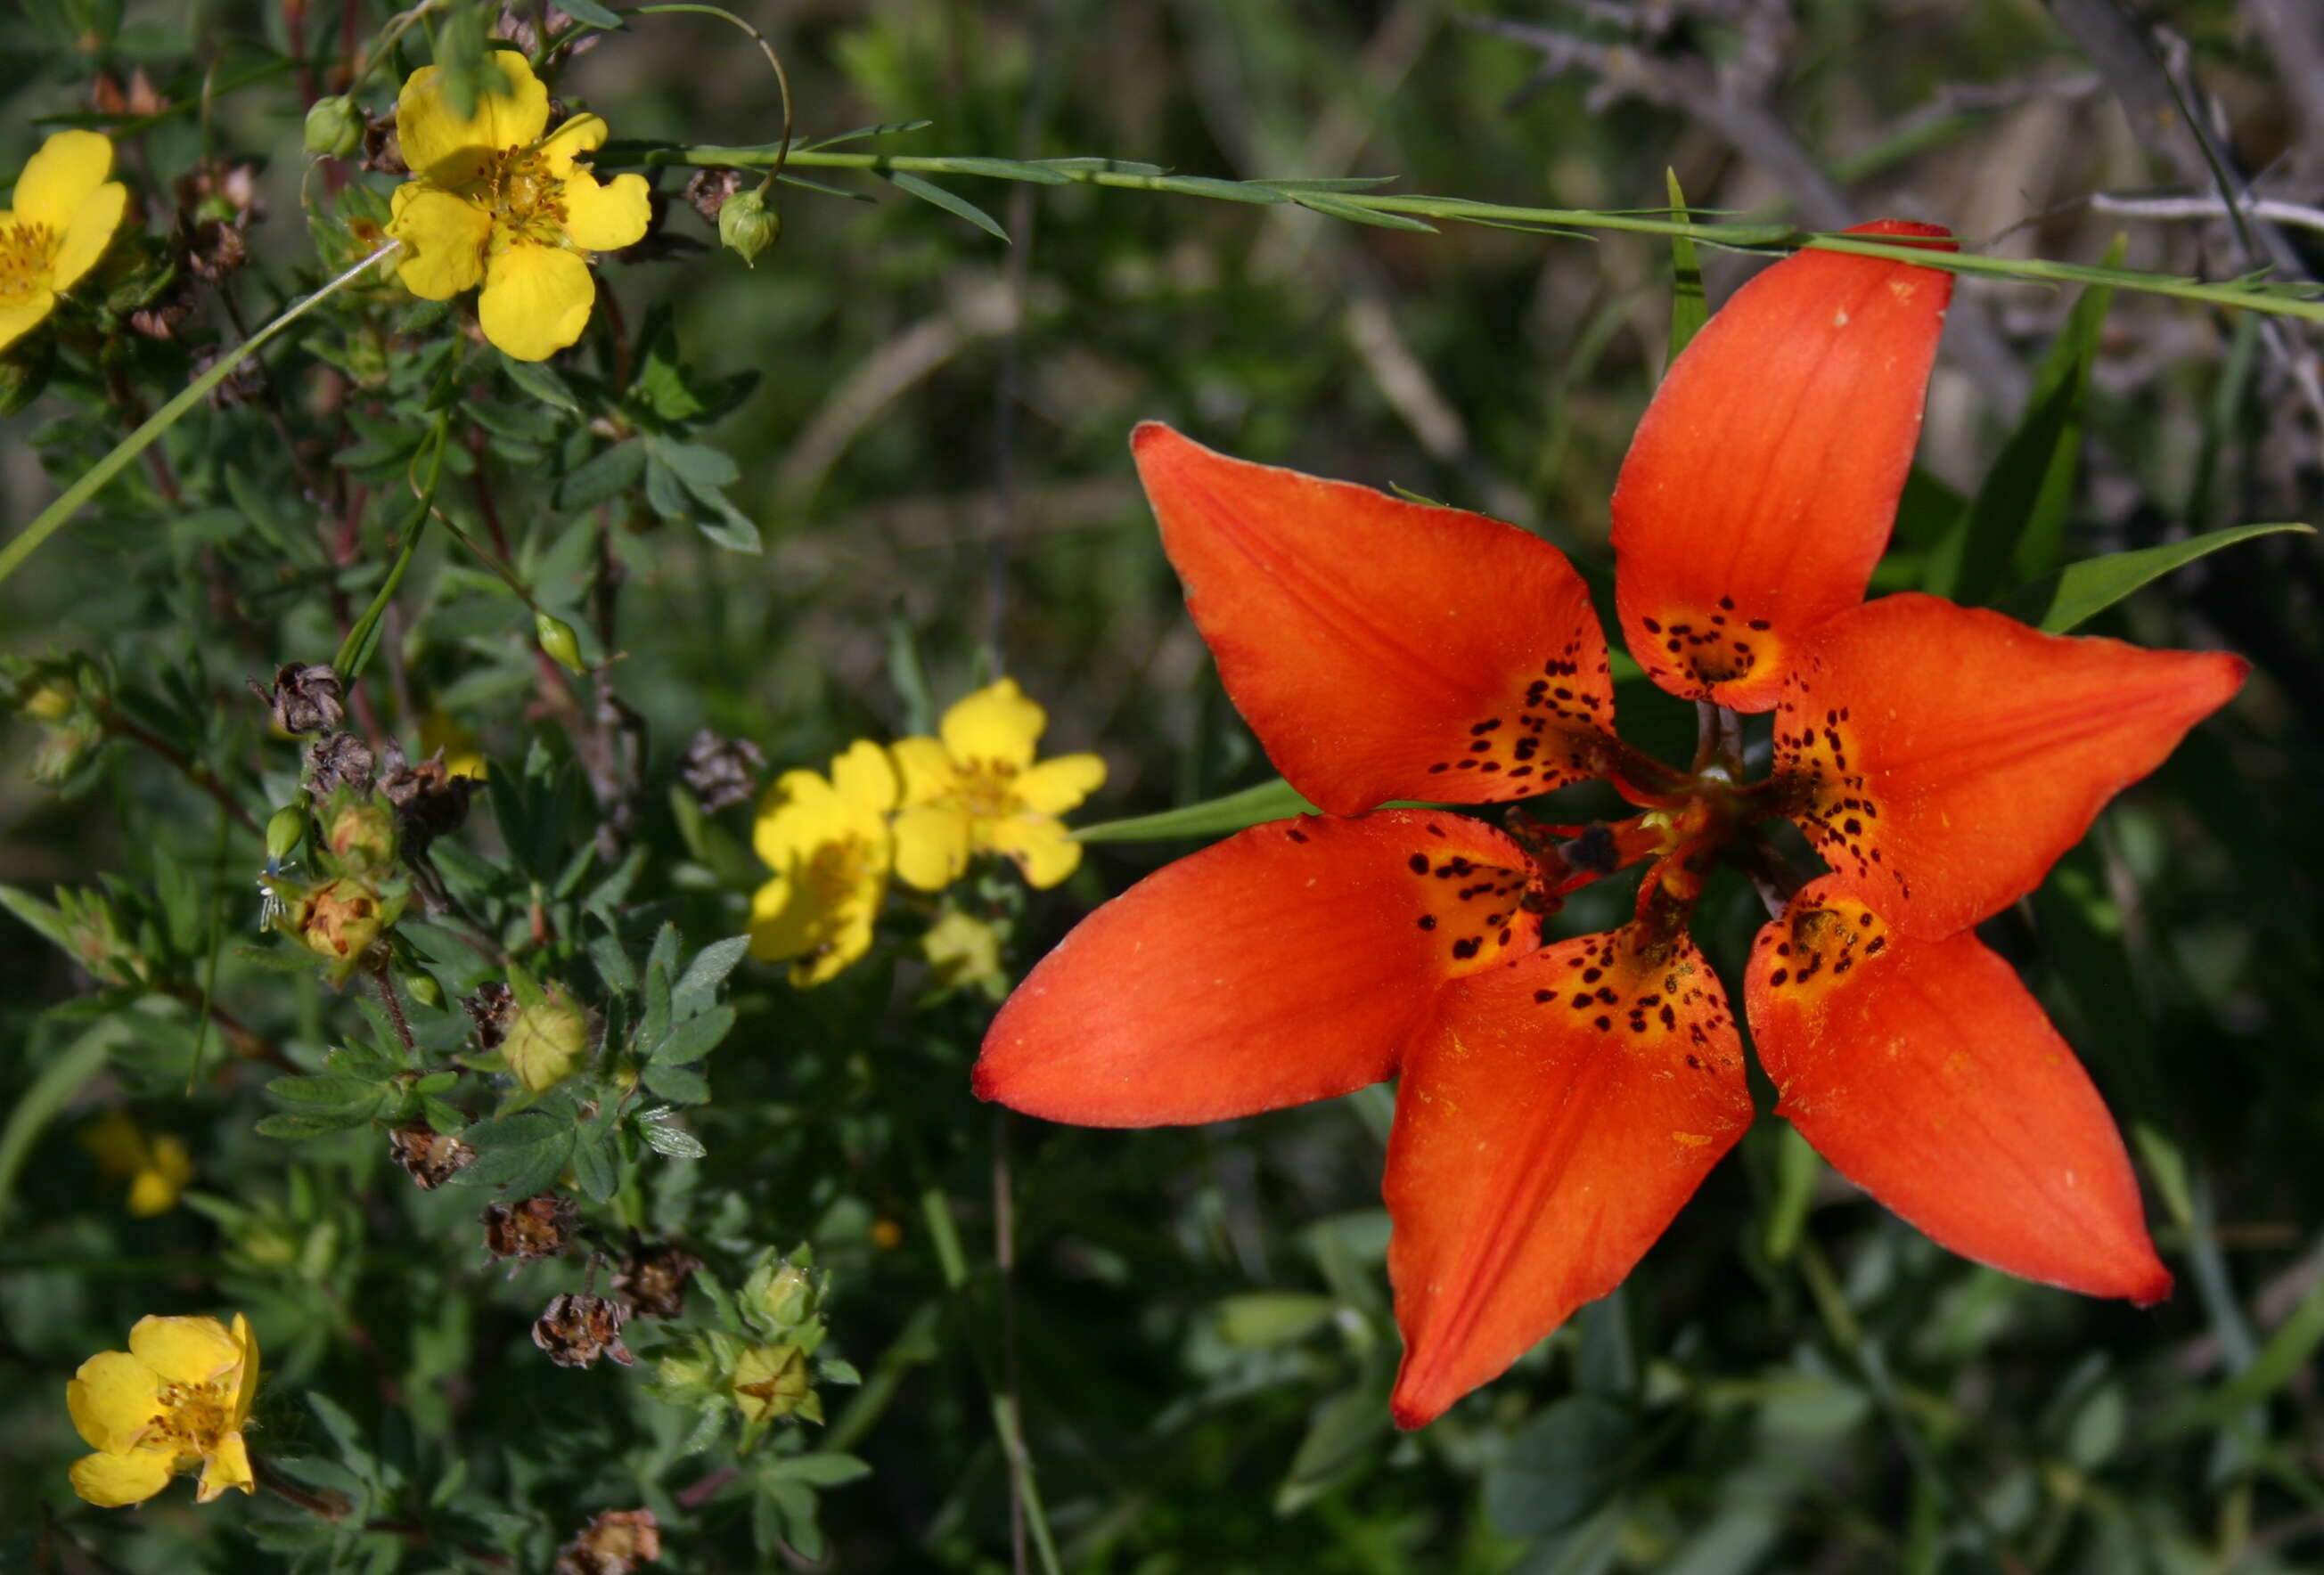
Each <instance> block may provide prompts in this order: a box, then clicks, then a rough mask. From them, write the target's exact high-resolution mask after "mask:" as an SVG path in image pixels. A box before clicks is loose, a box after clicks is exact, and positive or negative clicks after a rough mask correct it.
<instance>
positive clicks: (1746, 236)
mask: <svg viewBox="0 0 2324 1575" xmlns="http://www.w3.org/2000/svg"><path fill="white" fill-rule="evenodd" d="M786 161H787V162H788V163H789V164H791V165H795V166H798V167H800V168H804V169H826V170H869V171H871V172H872V173H874V174H887V173H890V172H891V171H897V170H900V171H904V172H906V173H909V174H921V175H966V176H982V177H985V178H987V179H991V180H1029V181H1033V182H1035V183H1037V184H1039V185H1047V186H1054V185H1060V184H1063V183H1065V182H1066V181H1074V182H1077V183H1079V184H1081V185H1084V186H1104V187H1111V188H1114V189H1120V190H1130V191H1165V192H1172V193H1176V194H1177V195H1179V196H1182V197H1206V198H1218V199H1222V200H1226V201H1231V202H1247V203H1258V204H1273V203H1284V202H1296V203H1300V204H1301V205H1302V206H1306V207H1314V208H1316V209H1317V210H1318V211H1321V212H1325V213H1331V214H1335V215H1337V216H1341V217H1344V218H1353V217H1356V216H1358V215H1361V216H1363V220H1364V222H1368V223H1371V224H1376V225H1387V226H1388V227H1390V228H1395V229H1427V228H1429V227H1431V226H1428V225H1427V224H1426V222H1425V221H1426V220H1429V219H1442V220H1447V221H1450V222H1452V223H1457V224H1474V225H1483V226H1487V227H1489V228H1497V229H1520V230H1530V231H1535V232H1539V233H1542V234H1561V233H1562V234H1568V235H1571V234H1572V233H1573V232H1575V231H1588V230H1611V231H1619V232H1624V233H1628V234H1632V235H1663V236H1668V237H1674V238H1678V237H1683V238H1685V239H1688V240H1692V241H1697V242H1701V244H1705V245H1711V246H1720V247H1723V248H1725V249H1727V250H1729V251H1737V252H1760V253H1784V252H1795V251H1802V250H1814V251H1823V252H1846V253H1851V254H1853V255H1856V256H1859V257H1879V258H1884V259H1886V260H1888V261H1892V262H1897V263H1917V264H1919V265H1920V266H1922V267H1923V268H1937V269H1941V270H1943V271H1945V272H1949V273H1973V274H1977V275H1979V276H1981V277H1984V278H1988V279H2013V280H2017V281H2023V282H2029V283H2035V284H2084V285H2105V286H2110V287H2112V288H2115V289H2118V290H2143V291H2144V292H2146V293H2147V294H2150V295H2163V296H2170V297H2172V298H2174V299H2180V300H2195V301H2202V302H2204V303H2206V304H2208V305H2211V306H2221V307H2236V308H2239V309H2244V310H2246V311H2255V312H2264V313H2268V314H2271V315H2273V316H2276V317H2287V318H2302V319H2304V320H2306V321H2308V322H2311V323H2315V322H2324V299H2316V298H2315V297H2314V296H2313V295H2311V294H2302V293H2297V292H2296V291H2297V290H2298V289H2299V288H2300V287H2294V286H2289V285H2277V286H2273V287H2271V286H2268V285H2264V284H2258V285H2254V284H2213V283H2208V282H2206V281H2201V280H2197V279H2187V278H2182V277H2180V276H2178V275H2174V274H2165V273H2146V272H2137V271H2135V270H2132V269H2126V268H2107V267H2100V266H2096V265H2093V264H2089V263H2053V262H2050V261H2049V260H2047V259H2045V258H2040V257H1987V256H1979V255H1978V254H1976V253H1968V252H1939V251H1933V250H1931V249H1930V248H1928V247H1925V246H1916V245H1912V244H1903V245H1899V244H1893V243H1890V242H1888V241H1885V240H1883V239H1881V238H1879V237H1877V236H1871V235H1836V234H1829V233H1825V232H1822V231H1816V230H1803V229H1798V228H1795V227H1794V226H1790V225H1782V224H1705V223H1698V222H1695V221H1692V220H1688V219H1681V218H1675V217H1673V216H1671V214H1672V210H1670V209H1665V208H1652V209H1644V210H1640V211H1636V212H1628V213H1623V212H1609V211H1606V210H1603V209H1598V208H1567V207H1517V206H1514V205H1512V204H1508V203H1498V202H1477V201H1473V200H1471V199H1470V198H1462V197H1428V196H1422V195H1410V196H1400V195H1397V194H1394V193H1380V192H1366V191H1343V190H1338V189H1333V190H1332V191H1329V192H1327V193H1319V192H1317V191H1314V190H1313V189H1305V188H1303V187H1302V185H1301V183H1300V182H1298V181H1296V180H1295V181H1285V182H1280V183H1275V182H1269V181H1266V180H1213V179H1211V178H1208V177H1204V176H1191V175H1172V174H1168V173H1167V172H1163V171H1158V170H1155V169H1154V168H1153V167H1152V166H1150V165H1129V166H1127V167H1118V166H1116V165H1114V164H1113V163H1112V162H1111V161H1106V160H1101V159H1091V160H1021V159H991V158H975V157H968V156H959V155H931V156H915V155H910V154H890V153H843V152H827V151H822V150H815V149H807V148H800V149H791V148H788V145H787V144H786V143H768V144H763V145H760V146H755V147H669V146H659V145H655V144H651V143H607V144H606V145H605V146H604V147H603V148H601V149H599V150H598V151H597V153H596V156H595V162H596V163H597V164H599V165H602V166H605V167H607V168H613V167H617V166H620V165H622V164H678V165H710V166H725V167H731V168H734V169H762V168H767V167H770V166H779V165H781V164H783V163H784V162H786Z"/></svg>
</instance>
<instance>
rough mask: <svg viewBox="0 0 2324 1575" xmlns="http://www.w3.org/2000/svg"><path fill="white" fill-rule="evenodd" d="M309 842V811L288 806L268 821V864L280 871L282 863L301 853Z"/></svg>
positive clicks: (283, 807)
mask: <svg viewBox="0 0 2324 1575" xmlns="http://www.w3.org/2000/svg"><path fill="white" fill-rule="evenodd" d="M306 840H307V811H306V808H305V807H304V806H301V805H297V804H286V805H284V806H282V807H281V808H280V809H278V810H276V811H275V812H274V813H273V814H272V815H269V816H268V817H267V821H266V862H267V863H268V865H270V866H271V867H273V868H276V869H280V868H281V864H282V861H283V860H285V859H288V858H289V857H290V856H291V854H293V853H295V852H298V851H299V844H300V843H303V842H305V841H306Z"/></svg>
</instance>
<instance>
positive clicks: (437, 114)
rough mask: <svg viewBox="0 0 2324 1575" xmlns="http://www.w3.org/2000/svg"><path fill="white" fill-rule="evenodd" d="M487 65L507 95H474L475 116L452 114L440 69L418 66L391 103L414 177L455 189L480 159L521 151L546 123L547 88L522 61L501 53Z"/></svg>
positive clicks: (512, 54)
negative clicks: (498, 72)
mask: <svg viewBox="0 0 2324 1575" xmlns="http://www.w3.org/2000/svg"><path fill="white" fill-rule="evenodd" d="M492 63H493V64H494V65H497V66H498V67H500V69H501V72H502V74H503V76H504V77H506V78H508V81H507V91H505V92H502V93H479V94H478V95H476V110H475V114H474V115H468V116H466V117H463V116H461V115H455V114H454V113H453V112H452V105H451V101H450V100H449V99H448V98H447V97H446V96H445V92H444V70H443V68H442V67H440V66H422V67H420V69H418V70H417V71H414V72H412V73H411V77H410V80H408V81H406V82H405V83H404V84H403V91H402V92H401V94H400V95H398V96H397V97H396V100H395V134H396V136H397V138H398V140H399V141H401V143H402V144H403V161H404V162H405V163H406V164H408V165H410V167H411V169H412V171H413V172H414V173H415V174H419V175H423V176H429V177H433V178H435V179H438V180H441V181H442V182H443V183H444V184H446V185H457V183H458V182H460V181H462V180H469V179H472V178H473V177H474V175H475V166H476V164H477V163H478V162H479V158H478V155H479V154H485V153H496V152H502V151H503V150H505V149H509V148H521V147H523V146H525V145H526V144H527V143H530V142H532V141H533V140H534V139H535V138H537V137H539V135H540V134H541V130H542V128H543V127H545V126H547V125H548V124H549V89H548V88H545V87H543V86H542V85H541V82H540V79H539V78H537V77H535V76H534V75H533V74H532V68H531V67H530V65H528V64H527V63H526V62H525V58H524V57H523V56H522V55H521V54H518V53H516V52H515V51H512V50H500V51H495V52H494V53H493V57H492Z"/></svg>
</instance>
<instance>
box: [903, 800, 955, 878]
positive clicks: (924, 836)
mask: <svg viewBox="0 0 2324 1575" xmlns="http://www.w3.org/2000/svg"><path fill="white" fill-rule="evenodd" d="M894 834H895V839H896V874H897V877H898V878H899V879H900V880H903V881H904V882H905V884H907V885H909V886H917V887H918V888H919V889H921V890H922V891H941V890H942V889H945V887H947V886H949V885H951V884H952V883H953V882H954V881H955V880H959V879H960V878H961V877H962V876H963V875H965V874H966V873H968V850H969V821H968V815H966V814H965V813H964V812H963V811H961V810H958V809H952V808H948V807H946V806H944V805H941V804H922V805H916V806H913V807H911V808H909V809H907V810H905V811H904V812H903V813H902V814H900V815H897V816H896V820H895V825H894Z"/></svg>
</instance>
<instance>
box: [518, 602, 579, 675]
mask: <svg viewBox="0 0 2324 1575" xmlns="http://www.w3.org/2000/svg"><path fill="white" fill-rule="evenodd" d="M532 632H533V636H534V638H536V639H537V640H539V641H540V649H543V650H545V651H547V652H548V653H549V659H551V660H552V661H554V662H556V664H557V665H558V667H560V668H564V669H565V670H566V671H567V672H568V673H586V672H587V671H588V670H589V669H588V668H586V667H584V666H583V665H582V663H581V642H580V641H579V640H576V638H574V634H573V625H571V624H570V623H567V622H565V620H564V619H562V618H558V617H556V616H554V615H553V614H551V613H534V614H533V615H532Z"/></svg>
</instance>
